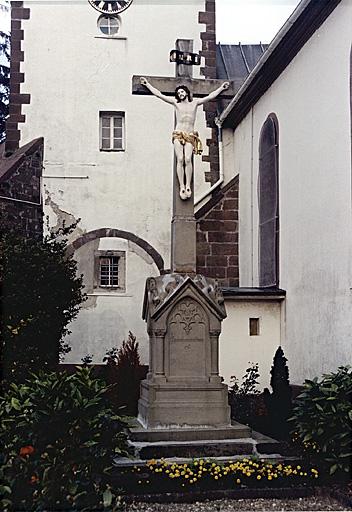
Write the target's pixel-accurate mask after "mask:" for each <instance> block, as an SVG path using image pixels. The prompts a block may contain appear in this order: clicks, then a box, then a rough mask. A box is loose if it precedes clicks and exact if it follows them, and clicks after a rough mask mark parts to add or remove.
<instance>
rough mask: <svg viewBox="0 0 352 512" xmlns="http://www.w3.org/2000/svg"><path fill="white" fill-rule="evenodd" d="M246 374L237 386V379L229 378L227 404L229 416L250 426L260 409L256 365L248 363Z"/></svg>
mask: <svg viewBox="0 0 352 512" xmlns="http://www.w3.org/2000/svg"><path fill="white" fill-rule="evenodd" d="M249 364H250V366H249V367H248V368H247V370H246V373H245V374H244V375H243V377H242V383H241V384H239V381H238V379H237V377H235V376H232V377H231V383H230V386H229V404H230V407H231V416H232V418H234V419H235V420H236V421H239V422H240V423H244V424H246V425H251V424H252V423H253V420H254V417H255V416H256V415H257V414H258V407H260V400H259V390H258V389H257V386H258V378H259V371H258V366H259V365H258V363H249Z"/></svg>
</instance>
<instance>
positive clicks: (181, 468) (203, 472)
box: [119, 458, 319, 494]
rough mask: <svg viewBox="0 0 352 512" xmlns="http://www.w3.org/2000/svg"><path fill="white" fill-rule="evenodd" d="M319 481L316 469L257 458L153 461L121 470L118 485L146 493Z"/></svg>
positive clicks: (136, 492) (243, 487) (241, 487)
mask: <svg viewBox="0 0 352 512" xmlns="http://www.w3.org/2000/svg"><path fill="white" fill-rule="evenodd" d="M318 479H319V472H318V470H317V469H316V468H306V467H303V466H300V465H295V464H294V465H291V464H283V463H277V464H274V463H270V462H266V461H262V460H256V459H246V458H244V459H241V460H237V461H229V462H226V463H221V464H220V463H218V462H216V461H212V460H209V459H207V460H205V459H199V460H194V461H192V462H189V463H172V462H168V461H165V460H163V459H161V460H159V461H157V460H154V459H153V460H150V461H148V462H147V464H146V465H145V466H134V467H133V468H131V469H125V470H123V471H121V473H120V478H119V484H120V485H121V486H122V487H123V489H124V490H125V491H126V492H127V493H129V492H132V493H134V494H143V493H152V492H155V491H158V492H160V491H162V492H179V491H183V492H186V491H189V490H192V491H193V490H194V491H195V490H208V491H209V490H212V489H233V488H238V489H246V488H254V487H255V488H258V487H263V488H264V487H267V488H268V487H269V488H278V487H293V486H294V487H296V486H301V487H307V486H312V485H314V484H316V483H317V482H318Z"/></svg>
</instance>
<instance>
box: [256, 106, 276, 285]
mask: <svg viewBox="0 0 352 512" xmlns="http://www.w3.org/2000/svg"><path fill="white" fill-rule="evenodd" d="M258 203H259V286H261V287H271V286H278V285H279V141H278V122H277V118H276V116H275V115H274V114H270V115H269V116H268V118H267V120H266V121H265V123H264V125H263V127H262V130H261V133H260V141H259V176H258Z"/></svg>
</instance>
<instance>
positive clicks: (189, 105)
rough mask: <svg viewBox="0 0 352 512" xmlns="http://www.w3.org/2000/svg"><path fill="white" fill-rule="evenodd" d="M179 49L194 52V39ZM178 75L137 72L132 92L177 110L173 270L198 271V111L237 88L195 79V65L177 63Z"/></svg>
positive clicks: (184, 41)
mask: <svg viewBox="0 0 352 512" xmlns="http://www.w3.org/2000/svg"><path fill="white" fill-rule="evenodd" d="M176 49H177V50H179V51H181V52H192V51H193V41H192V40H190V39H178V40H177V41H176ZM175 74H176V76H175V77H156V76H152V77H147V78H145V77H142V76H140V75H135V76H133V78H132V93H133V94H141V95H148V94H154V95H155V96H157V97H159V98H161V99H162V100H164V101H166V102H167V103H170V104H171V105H172V106H173V107H174V109H175V113H176V116H175V117H176V119H175V127H174V135H173V144H174V153H175V159H174V171H173V213H172V221H171V270H172V271H173V272H179V273H181V274H195V272H196V231H197V226H196V221H195V218H194V205H193V200H192V196H193V193H192V176H193V161H192V158H193V154H194V149H195V147H197V150H198V151H199V149H200V147H199V142H198V135H196V134H195V132H194V123H195V117H196V112H197V108H198V107H199V106H200V105H202V104H203V103H205V101H210V100H212V99H215V98H216V97H217V96H218V95H219V94H220V93H222V98H225V99H231V98H233V96H234V95H235V92H236V91H235V89H234V86H233V84H231V85H230V86H228V85H227V84H226V85H225V86H224V83H223V81H222V80H215V79H194V78H193V77H192V66H189V65H185V64H178V63H177V64H176V73H175ZM147 84H148V86H147ZM188 90H189V91H192V96H193V98H194V99H193V98H192V97H190V96H189V95H188ZM175 91H176V94H175ZM186 164H187V165H186Z"/></svg>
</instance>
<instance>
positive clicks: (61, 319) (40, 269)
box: [0, 223, 85, 382]
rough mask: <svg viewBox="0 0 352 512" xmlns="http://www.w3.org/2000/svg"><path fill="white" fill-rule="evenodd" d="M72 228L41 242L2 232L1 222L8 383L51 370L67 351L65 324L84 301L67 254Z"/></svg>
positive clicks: (0, 326) (0, 334)
mask: <svg viewBox="0 0 352 512" xmlns="http://www.w3.org/2000/svg"><path fill="white" fill-rule="evenodd" d="M74 227H75V226H74V225H73V226H69V227H67V228H65V227H64V228H61V229H60V230H59V231H58V232H57V233H52V234H49V235H47V236H46V237H45V238H44V239H43V240H42V239H24V238H23V237H22V236H19V235H18V234H16V233H6V232H1V231H2V229H1V223H0V283H1V296H0V309H1V313H2V314H1V318H0V355H1V361H0V364H1V368H2V371H3V378H4V379H6V380H8V381H12V382H13V381H17V382H24V381H25V379H26V378H27V377H28V375H29V373H30V372H31V371H32V372H37V371H39V370H42V369H45V370H47V371H50V370H53V369H55V368H56V366H57V364H58V362H59V358H60V355H63V354H65V353H67V352H68V351H69V350H70V348H69V347H68V346H67V344H65V343H64V341H63V339H64V337H65V336H66V335H67V334H69V332H70V331H69V330H68V328H67V325H68V324H69V322H71V321H72V320H73V319H74V318H75V317H76V316H77V314H78V312H79V309H80V304H81V303H82V301H83V300H84V299H85V297H84V294H83V293H82V289H83V284H82V277H78V276H77V265H76V262H75V261H74V260H73V259H72V258H69V257H68V256H67V254H66V249H67V239H66V237H67V235H68V234H69V233H70V232H71V231H72V230H73V229H74Z"/></svg>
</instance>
